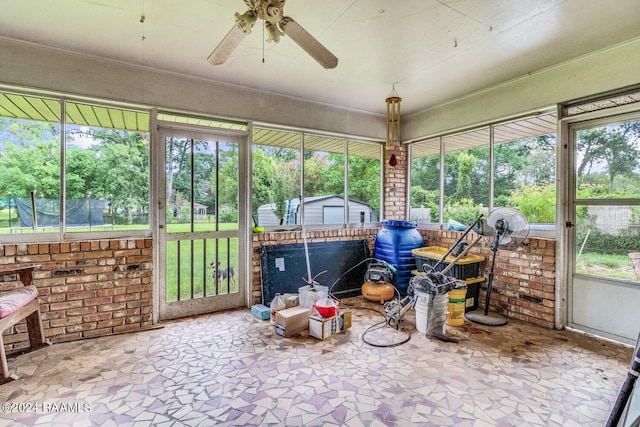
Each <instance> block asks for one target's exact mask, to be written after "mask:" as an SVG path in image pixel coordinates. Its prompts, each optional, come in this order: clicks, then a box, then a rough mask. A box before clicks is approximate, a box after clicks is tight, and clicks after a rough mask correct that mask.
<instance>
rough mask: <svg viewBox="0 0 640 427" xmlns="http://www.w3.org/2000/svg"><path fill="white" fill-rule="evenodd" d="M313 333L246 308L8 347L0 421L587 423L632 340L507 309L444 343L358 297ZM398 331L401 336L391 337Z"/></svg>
mask: <svg viewBox="0 0 640 427" xmlns="http://www.w3.org/2000/svg"><path fill="white" fill-rule="evenodd" d="M344 305H350V306H351V307H352V308H351V310H352V312H353V326H352V328H351V329H350V330H348V331H347V332H345V333H342V334H339V335H336V336H334V337H332V338H330V339H328V340H326V341H319V340H316V339H315V338H311V337H297V338H283V337H280V336H278V335H275V334H274V333H273V330H272V328H271V327H269V322H268V321H259V320H257V319H255V318H253V317H252V316H251V314H250V311H249V310H248V309H243V310H235V311H228V312H223V313H218V314H213V315H207V316H201V317H197V318H190V319H182V320H178V321H172V322H167V323H165V324H164V325H163V327H162V328H158V329H154V330H149V331H144V332H138V333H131V334H125V335H118V336H112V337H104V338H96V339H91V340H85V341H75V342H67V343H59V344H54V345H52V346H49V347H46V348H43V349H39V350H36V351H33V352H31V353H27V354H23V355H20V356H17V357H11V358H10V359H9V366H10V369H11V370H12V372H16V373H17V374H18V375H19V376H20V379H18V380H15V381H12V382H9V383H6V384H3V385H1V386H0V401H1V402H4V406H2V409H3V411H0V425H15V426H22V425H24V426H51V425H55V426H94V425H95V426H120V427H122V426H148V425H153V426H208V425H221V426H237V425H254V426H258V425H265V426H266V425H273V426H283V425H290V426H319V425H324V426H339V425H345V426H410V425H420V426H447V425H458V426H525V425H526V426H565V427H566V426H580V427H586V426H601V425H604V423H605V421H606V420H607V418H608V416H609V413H610V411H611V407H612V406H613V403H614V402H615V399H616V397H617V395H618V392H619V389H620V386H621V385H622V383H623V382H624V379H625V378H626V373H627V369H628V366H629V363H630V360H631V355H632V353H633V349H632V348H631V347H628V346H622V345H618V344H615V343H612V342H610V341H603V340H599V339H596V338H593V337H589V336H584V335H581V334H578V333H575V332H571V331H549V330H545V329H540V328H537V327H534V326H531V325H528V324H524V323H521V322H518V321H515V320H511V321H509V323H508V324H507V325H505V326H499V327H487V326H480V325H476V324H471V323H470V322H468V321H467V322H466V323H465V325H464V326H461V327H448V328H447V335H448V336H451V337H456V338H458V339H459V342H458V343H446V342H443V341H440V340H437V339H431V338H427V337H426V336H425V335H423V334H419V333H418V332H417V331H416V330H415V317H414V315H413V310H410V311H409V312H408V313H407V315H406V316H405V321H404V322H403V324H404V325H405V326H406V328H407V332H403V331H396V330H395V329H393V328H390V327H388V326H382V327H380V328H378V329H375V328H374V329H373V331H372V332H368V333H367V334H366V336H365V339H366V340H367V341H369V342H370V343H371V344H375V345H371V344H368V343H366V342H364V340H363V333H364V331H365V330H366V329H367V328H370V327H372V325H375V324H376V323H378V322H379V321H380V320H382V317H381V315H380V314H377V313H375V312H374V311H372V310H369V309H367V308H361V307H369V308H371V307H372V308H377V309H381V306H380V305H378V304H375V303H369V302H368V301H365V300H363V299H362V298H360V297H356V298H351V299H347V300H344V301H343V306H344ZM408 333H410V340H409V341H408V342H406V343H404V344H401V345H396V346H393V347H382V346H377V345H384V344H390V343H398V342H400V341H402V340H403V339H405V337H406V336H407V334H408Z"/></svg>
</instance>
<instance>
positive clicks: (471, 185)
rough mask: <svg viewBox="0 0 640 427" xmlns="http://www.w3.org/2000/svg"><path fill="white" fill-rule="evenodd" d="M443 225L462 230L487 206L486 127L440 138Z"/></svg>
mask: <svg viewBox="0 0 640 427" xmlns="http://www.w3.org/2000/svg"><path fill="white" fill-rule="evenodd" d="M444 150H445V155H444V222H445V223H446V224H448V226H449V227H450V228H453V229H458V228H464V227H465V226H466V225H467V224H468V223H469V222H471V221H473V220H474V219H476V218H477V217H478V215H479V214H480V213H482V211H484V209H483V208H486V207H487V206H489V185H490V184H489V181H490V175H489V128H482V129H477V130H473V131H470V132H465V133H460V134H456V135H451V136H447V137H445V138H444Z"/></svg>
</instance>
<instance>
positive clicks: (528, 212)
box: [508, 183, 556, 224]
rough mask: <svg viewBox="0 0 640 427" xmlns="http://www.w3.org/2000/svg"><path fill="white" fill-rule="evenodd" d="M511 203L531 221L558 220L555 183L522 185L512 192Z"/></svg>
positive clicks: (549, 222) (546, 222)
mask: <svg viewBox="0 0 640 427" xmlns="http://www.w3.org/2000/svg"><path fill="white" fill-rule="evenodd" d="M508 200H509V205H510V206H515V207H517V208H518V209H519V210H520V211H521V212H522V213H523V214H524V216H526V217H527V218H528V219H529V221H530V222H535V223H543V224H551V223H555V222H556V186H555V184H554V183H544V184H540V185H536V184H532V185H525V184H523V185H521V186H520V188H519V189H518V190H514V191H512V192H511V195H510V196H509V199H508Z"/></svg>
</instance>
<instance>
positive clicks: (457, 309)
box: [447, 288, 467, 326]
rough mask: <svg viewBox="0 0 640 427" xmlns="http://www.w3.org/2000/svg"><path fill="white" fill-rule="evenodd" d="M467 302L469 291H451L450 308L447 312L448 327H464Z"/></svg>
mask: <svg viewBox="0 0 640 427" xmlns="http://www.w3.org/2000/svg"><path fill="white" fill-rule="evenodd" d="M466 301H467V289H466V288H464V289H454V290H451V291H449V306H448V310H447V325H449V326H462V325H464V311H465V306H466Z"/></svg>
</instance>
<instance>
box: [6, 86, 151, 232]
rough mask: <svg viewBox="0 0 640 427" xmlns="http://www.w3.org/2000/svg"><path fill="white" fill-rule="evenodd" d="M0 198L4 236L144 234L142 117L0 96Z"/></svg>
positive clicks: (145, 120) (145, 135) (145, 125)
mask: <svg viewBox="0 0 640 427" xmlns="http://www.w3.org/2000/svg"><path fill="white" fill-rule="evenodd" d="M63 111H64V125H65V127H64V129H65V134H64V135H62V134H61V132H62V121H61V116H62V112H63ZM62 153H64V164H61V161H60V159H61V154H62ZM61 179H62V180H63V181H64V189H65V190H64V194H63V193H62V191H61ZM0 198H1V201H0V233H3V234H9V233H11V234H17V233H52V232H57V233H61V232H72V233H75V232H95V231H105V230H115V229H120V230H135V229H144V230H146V229H148V228H149V113H148V112H144V111H134V110H127V109H121V108H114V107H111V106H101V105H96V104H88V103H82V102H71V101H65V102H63V101H62V100H60V99H55V98H53V97H51V98H49V97H40V96H32V95H25V94H21V93H10V92H0ZM62 206H64V215H61V211H62V208H61V207H62ZM63 221H64V222H63Z"/></svg>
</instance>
